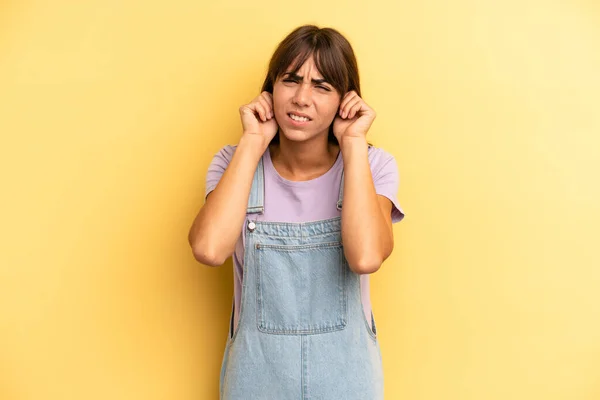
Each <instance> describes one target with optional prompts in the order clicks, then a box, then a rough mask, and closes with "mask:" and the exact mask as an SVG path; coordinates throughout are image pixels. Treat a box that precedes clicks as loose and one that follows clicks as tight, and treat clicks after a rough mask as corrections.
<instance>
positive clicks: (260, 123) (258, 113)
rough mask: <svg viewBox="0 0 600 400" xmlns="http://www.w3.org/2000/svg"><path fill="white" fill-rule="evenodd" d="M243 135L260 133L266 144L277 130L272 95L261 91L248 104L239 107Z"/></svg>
mask: <svg viewBox="0 0 600 400" xmlns="http://www.w3.org/2000/svg"><path fill="white" fill-rule="evenodd" d="M240 116H241V118H242V127H243V129H244V135H260V136H262V137H263V139H265V142H266V144H267V145H268V144H269V143H270V142H271V140H272V139H273V138H274V137H275V134H276V133H277V130H278V128H279V127H278V125H277V121H276V120H275V111H274V110H273V95H272V94H271V93H269V92H267V91H265V92H262V93H261V94H260V95H259V96H257V97H256V98H255V99H254V100H252V102H250V103H249V104H245V105H243V106H241V107H240Z"/></svg>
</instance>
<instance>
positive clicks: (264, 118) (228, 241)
mask: <svg viewBox="0 0 600 400" xmlns="http://www.w3.org/2000/svg"><path fill="white" fill-rule="evenodd" d="M272 101H273V100H272V97H271V94H270V93H267V92H263V93H261V94H260V95H259V96H258V97H257V98H256V99H254V100H253V101H252V102H251V103H250V104H248V105H244V106H242V107H240V115H241V118H242V125H243V128H244V133H243V135H242V137H241V139H240V142H239V144H238V146H237V149H236V150H235V153H234V155H233V158H232V159H231V162H230V163H229V165H228V166H227V168H226V169H225V172H224V173H223V176H222V177H221V180H220V181H219V183H218V184H217V187H216V188H215V190H214V191H212V192H211V193H210V194H209V195H208V196H207V198H206V202H205V204H204V206H202V208H201V209H200V212H199V213H198V215H197V216H196V218H195V219H194V222H193V224H192V227H191V228H190V231H189V234H188V241H189V243H190V246H191V248H192V252H193V254H194V258H195V259H196V260H198V261H199V262H201V263H202V264H205V265H209V266H213V267H215V266H218V265H222V264H223V263H224V262H225V260H226V259H227V258H228V257H229V256H231V255H232V254H233V252H234V250H235V244H236V242H237V240H238V238H239V236H240V232H241V231H242V225H243V224H244V219H245V217H246V208H247V206H248V198H249V197H250V189H251V187H252V178H253V177H254V171H255V170H256V167H257V165H258V161H259V160H260V157H261V156H262V155H263V153H264V152H265V150H266V149H267V146H268V145H269V143H270V141H271V139H272V138H273V137H274V136H275V134H276V133H277V122H276V121H275V118H274V116H273V112H272V109H273V107H272V105H273V102H272Z"/></svg>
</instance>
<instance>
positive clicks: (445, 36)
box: [0, 0, 600, 400]
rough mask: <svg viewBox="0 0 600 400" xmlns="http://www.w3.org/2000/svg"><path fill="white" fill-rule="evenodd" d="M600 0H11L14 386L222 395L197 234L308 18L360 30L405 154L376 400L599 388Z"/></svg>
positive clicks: (8, 91)
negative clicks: (210, 188) (232, 148)
mask: <svg viewBox="0 0 600 400" xmlns="http://www.w3.org/2000/svg"><path fill="white" fill-rule="evenodd" d="M598 4H599V3H598V2H597V1H596V0H587V1H585V0H580V1H578V0H575V1H567V0H562V1H561V0H557V1H544V0H505V1H502V2H500V1H492V0H487V1H486V0H481V1H472V0H455V1H453V2H448V1H443V0H423V1H401V2H396V1H378V0H371V1H369V2H364V1H363V2H357V1H338V0H331V1H311V0H309V1H304V2H296V3H289V2H280V1H274V0H269V1H262V2H256V1H249V2H242V1H225V2H204V1H191V0H171V1H168V2H167V1H157V0H146V1H134V0H102V1H100V0H89V1H86V2H81V1H74V0H71V1H69V0H55V1H53V2H48V1H40V0H30V1H19V2H17V1H11V0H8V1H3V2H2V3H0V133H1V141H0V149H1V150H0V152H1V154H0V156H1V157H0V171H1V172H0V174H1V176H0V177H1V180H0V185H1V186H0V187H1V189H2V196H1V200H0V221H1V224H2V229H1V232H2V236H1V238H0V239H1V240H0V246H1V251H0V399H2V400H33V399H40V400H41V399H44V400H59V399H60V400H83V399H85V400H96V399H111V400H121V399H123V400H131V399H136V400H137V399H140V400H142V399H143V400H154V399H156V400H158V399H161V400H162V399H176V400H179V399H181V400H186V399H189V400H192V399H216V398H217V393H218V376H219V369H220V365H221V356H222V351H223V346H224V343H225V339H226V335H227V326H228V318H229V312H230V309H231V299H232V294H233V281H232V270H231V269H232V267H231V262H230V261H228V262H227V263H226V264H225V265H224V266H223V267H220V268H216V269H211V268H208V267H205V266H202V265H200V264H198V263H197V262H195V261H194V259H193V257H192V254H191V251H190V249H189V247H188V244H187V231H188V229H189V226H190V224H191V222H192V220H193V218H194V216H195V215H196V213H197V211H198V209H199V208H200V206H201V204H202V201H203V193H204V176H205V173H206V169H207V167H208V164H209V162H210V160H211V158H212V156H213V155H214V154H215V153H216V152H217V151H218V150H219V149H220V148H221V147H222V146H224V145H226V144H235V143H236V142H237V140H238V138H239V135H240V132H241V124H240V121H239V115H238V107H239V106H240V105H241V104H244V103H247V102H248V101H250V100H251V99H252V98H253V97H254V96H256V95H257V94H258V91H259V89H260V85H261V83H262V80H263V77H264V73H265V71H266V67H267V63H268V59H269V57H270V55H271V53H272V51H273V50H274V49H275V47H276V45H277V43H278V42H279V41H280V40H281V39H282V38H283V37H284V36H285V35H286V34H287V33H288V32H290V31H291V30H292V29H293V28H294V27H296V26H298V25H301V24H304V23H316V24H318V25H321V26H331V27H334V28H337V29H339V30H340V31H341V32H342V33H344V34H345V35H347V37H348V38H349V39H350V41H351V42H352V44H353V46H354V48H355V51H356V53H357V57H358V61H359V67H360V71H361V77H362V88H363V97H364V99H365V100H366V101H367V103H368V104H370V105H371V106H372V107H373V108H374V109H375V110H376V111H377V113H378V117H377V120H376V121H375V123H374V125H373V127H372V129H371V132H370V133H369V136H370V140H371V141H372V142H373V143H374V144H375V145H377V146H380V147H383V148H385V149H386V150H387V151H389V152H390V153H392V154H394V155H395V156H396V158H397V161H398V166H399V170H400V174H401V185H400V190H399V194H398V195H399V199H400V202H401V204H402V205H403V207H404V208H405V210H406V212H407V217H406V219H405V220H404V221H403V222H401V223H400V224H398V225H395V228H394V233H395V240H396V245H395V250H394V253H393V255H392V257H391V258H390V259H388V260H387V261H386V262H385V264H384V266H383V267H382V269H381V270H380V271H379V272H377V273H376V274H374V275H373V276H372V299H373V304H374V310H375V316H376V319H377V323H378V328H379V332H380V340H381V346H382V353H383V362H384V370H385V382H386V387H385V390H386V399H391V400H395V399H406V400H440V399H444V400H446V399H451V400H475V399H477V400H507V399H510V400H557V399H569V400H571V399H581V400H596V399H600V257H599V255H598V251H599V247H600V233H599V226H600V205H599V204H600V185H599V180H600V179H599V173H600V154H599V153H600V139H599V135H600V7H599V5H598ZM340 368H343V366H340Z"/></svg>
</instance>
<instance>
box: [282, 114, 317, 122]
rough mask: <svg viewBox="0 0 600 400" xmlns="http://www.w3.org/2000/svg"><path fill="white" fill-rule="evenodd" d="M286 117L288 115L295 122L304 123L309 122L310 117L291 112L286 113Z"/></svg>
mask: <svg viewBox="0 0 600 400" xmlns="http://www.w3.org/2000/svg"><path fill="white" fill-rule="evenodd" d="M288 117H290V119H291V120H292V121H294V122H297V123H300V124H302V123H305V122H309V121H310V120H311V119H310V118H308V117H301V116H299V115H296V114H293V113H288Z"/></svg>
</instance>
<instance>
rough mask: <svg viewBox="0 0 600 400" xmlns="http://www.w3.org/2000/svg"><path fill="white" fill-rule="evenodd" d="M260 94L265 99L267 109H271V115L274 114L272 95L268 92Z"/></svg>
mask: <svg viewBox="0 0 600 400" xmlns="http://www.w3.org/2000/svg"><path fill="white" fill-rule="evenodd" d="M262 96H263V97H264V98H265V99H266V100H267V103H268V105H269V110H270V111H271V117H274V116H275V106H274V105H273V95H272V94H271V93H269V92H266V91H265V92H262Z"/></svg>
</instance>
